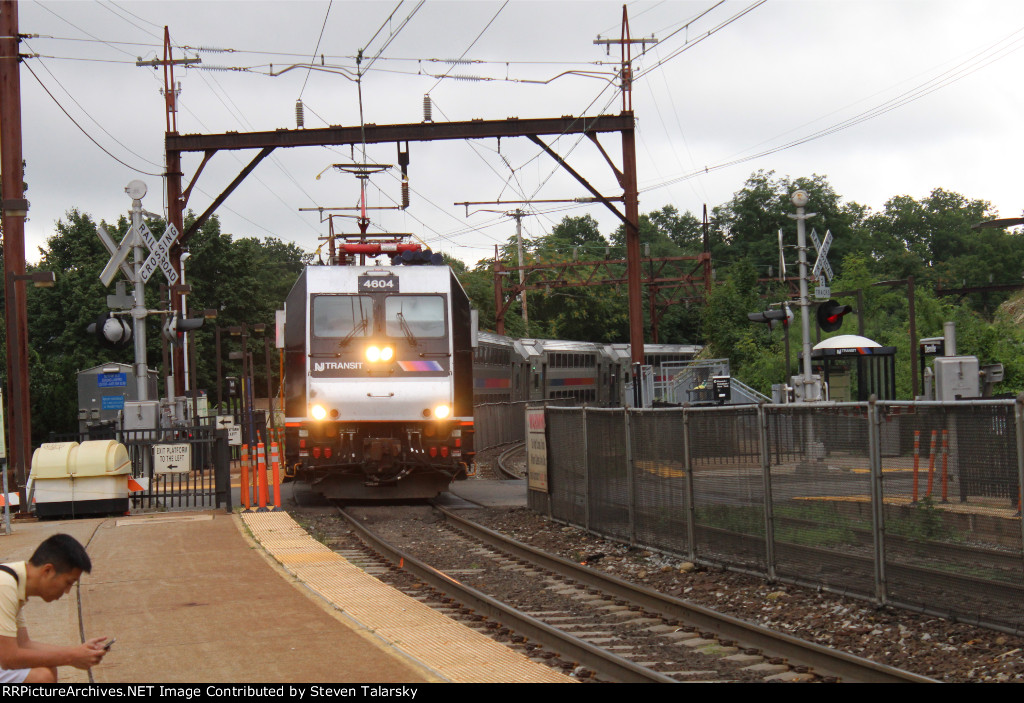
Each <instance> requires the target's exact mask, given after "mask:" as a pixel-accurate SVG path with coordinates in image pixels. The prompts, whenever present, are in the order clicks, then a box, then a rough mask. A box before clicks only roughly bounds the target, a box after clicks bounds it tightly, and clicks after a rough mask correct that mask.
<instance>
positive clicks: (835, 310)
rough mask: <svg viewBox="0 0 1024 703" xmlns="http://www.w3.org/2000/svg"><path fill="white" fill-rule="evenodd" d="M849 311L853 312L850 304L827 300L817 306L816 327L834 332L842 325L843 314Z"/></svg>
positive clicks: (823, 330)
mask: <svg viewBox="0 0 1024 703" xmlns="http://www.w3.org/2000/svg"><path fill="white" fill-rule="evenodd" d="M851 312H853V308H852V307H851V306H849V305H840V304H839V303H837V302H836V301H834V300H827V301H825V302H824V303H822V304H821V305H819V306H818V313H817V314H818V327H820V328H821V330H822V332H835V331H836V330H838V329H839V328H840V327H842V326H843V316H844V315H848V314H849V313H851Z"/></svg>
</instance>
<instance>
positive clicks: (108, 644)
mask: <svg viewBox="0 0 1024 703" xmlns="http://www.w3.org/2000/svg"><path fill="white" fill-rule="evenodd" d="M114 642H117V638H116V637H115V638H113V639H112V640H110V641H109V642H107V643H106V644H105V645H103V649H105V650H107V651H108V652H109V651H110V648H111V647H112V646H113V644H114Z"/></svg>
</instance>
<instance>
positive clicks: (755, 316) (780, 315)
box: [747, 307, 793, 329]
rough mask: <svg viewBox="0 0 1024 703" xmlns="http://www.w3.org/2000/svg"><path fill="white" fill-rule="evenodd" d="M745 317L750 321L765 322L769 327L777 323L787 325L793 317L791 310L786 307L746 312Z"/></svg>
mask: <svg viewBox="0 0 1024 703" xmlns="http://www.w3.org/2000/svg"><path fill="white" fill-rule="evenodd" d="M747 319H748V320H750V321H751V322H767V323H768V326H769V328H770V329H775V328H776V327H777V326H778V325H780V324H782V325H788V324H789V321H790V320H792V319H793V311H792V310H790V309H789V308H788V307H787V308H784V309H782V310H765V311H764V312H748V313H747Z"/></svg>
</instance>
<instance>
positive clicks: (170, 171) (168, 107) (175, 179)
mask: <svg viewBox="0 0 1024 703" xmlns="http://www.w3.org/2000/svg"><path fill="white" fill-rule="evenodd" d="M198 63H202V60H201V59H199V58H191V59H189V58H182V59H175V58H174V56H173V47H172V46H171V33H170V30H169V29H168V28H167V27H166V26H165V27H164V57H163V59H152V60H149V61H143V60H141V59H140V60H138V61H136V62H135V65H136V66H150V67H152V68H156V67H157V66H161V67H163V69H164V91H163V92H164V112H165V114H166V130H167V131H166V134H167V136H170V135H172V134H174V135H177V133H178V88H177V85H176V84H175V82H174V66H175V65H186V64H198ZM207 159H209V155H207ZM205 165H206V160H204V161H203V165H202V166H200V170H202V168H203V166H205ZM165 168H166V169H167V170H166V176H167V224H168V225H170V226H173V227H174V229H175V230H176V231H177V232H178V233H179V235H178V236H179V237H180V233H181V232H184V231H185V219H184V212H185V205H184V201H183V199H182V192H181V177H182V175H183V174H182V171H181V152H177V151H171V150H170V149H167V150H166V161H165ZM169 256H170V262H171V266H172V267H173V268H174V269H175V270H176V271H178V272H179V273H182V263H181V245H180V244H178V243H173V244H172V245H171V249H170V251H169ZM171 306H172V309H174V310H176V311H178V312H180V311H181V308H180V306H181V299H179V298H174V297H172V302H171ZM171 358H172V362H171V367H172V368H175V369H184V367H185V353H184V350H183V349H182V348H181V347H177V346H176V347H174V348H173V349H172V350H171ZM174 386H175V387H174V392H173V393H170V392H169V393H168V396H172V397H173V396H178V395H185V391H186V388H185V374H184V373H178V374H175V375H174Z"/></svg>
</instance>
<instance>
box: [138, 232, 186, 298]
mask: <svg viewBox="0 0 1024 703" xmlns="http://www.w3.org/2000/svg"><path fill="white" fill-rule="evenodd" d="M139 234H140V235H141V237H142V241H143V242H145V244H146V247H147V248H148V249H149V257H148V258H147V259H146V261H145V262H144V263H143V264H142V270H141V271H140V275H141V276H142V281H143V283H149V277H150V276H152V275H153V272H154V271H156V269H157V267H158V266H159V267H160V270H161V271H163V272H164V278H166V279H167V282H168V283H169V284H171V285H172V286H173V285H174V284H175V283H177V282H178V272H177V271H175V270H174V266H172V265H171V262H170V260H169V259H168V258H167V253H168V252H169V251H170V249H171V245H172V244H174V240H175V239H177V238H178V230H177V229H176V228H175V226H174V225H173V224H168V225H167V229H165V230H164V234H163V236H162V237H160V241H157V239H156V237H154V236H153V233H152V232H151V231H150V229H149V227H147V226H146V223H145V222H142V223H140V224H139Z"/></svg>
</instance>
